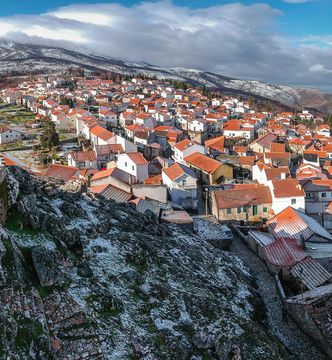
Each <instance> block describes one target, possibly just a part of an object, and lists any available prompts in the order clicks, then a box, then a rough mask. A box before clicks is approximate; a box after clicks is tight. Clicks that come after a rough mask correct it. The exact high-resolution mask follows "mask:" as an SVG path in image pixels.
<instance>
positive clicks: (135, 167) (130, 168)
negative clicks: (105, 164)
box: [116, 154, 149, 182]
mask: <svg viewBox="0 0 332 360" xmlns="http://www.w3.org/2000/svg"><path fill="white" fill-rule="evenodd" d="M116 166H117V167H118V168H119V169H121V170H123V171H125V172H127V173H129V174H131V175H134V176H135V177H136V179H137V180H138V181H139V182H143V181H144V180H146V179H147V178H148V177H149V171H148V164H147V163H146V164H144V165H139V164H136V163H135V162H134V161H133V160H132V159H131V158H130V157H129V156H128V154H119V155H118V157H117V162H116Z"/></svg>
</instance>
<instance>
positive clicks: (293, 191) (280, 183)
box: [272, 179, 305, 198]
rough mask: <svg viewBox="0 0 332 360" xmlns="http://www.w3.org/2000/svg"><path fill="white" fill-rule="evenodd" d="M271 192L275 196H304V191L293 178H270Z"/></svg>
mask: <svg viewBox="0 0 332 360" xmlns="http://www.w3.org/2000/svg"><path fill="white" fill-rule="evenodd" d="M272 184H273V193H274V196H275V197H276V198H281V197H292V196H295V197H297V196H305V192H304V190H303V189H302V187H301V186H300V185H299V183H298V181H297V180H294V179H279V180H272Z"/></svg>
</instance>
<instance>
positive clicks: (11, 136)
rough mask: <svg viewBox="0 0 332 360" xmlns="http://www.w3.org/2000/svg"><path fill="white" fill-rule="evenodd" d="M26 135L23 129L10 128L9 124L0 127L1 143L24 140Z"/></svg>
mask: <svg viewBox="0 0 332 360" xmlns="http://www.w3.org/2000/svg"><path fill="white" fill-rule="evenodd" d="M23 137H24V135H23V133H22V132H21V131H17V130H14V129H11V128H9V127H8V126H1V127H0V144H1V145H2V144H8V143H10V142H14V141H19V140H22V139H23Z"/></svg>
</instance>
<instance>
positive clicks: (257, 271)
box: [231, 237, 327, 360]
mask: <svg viewBox="0 0 332 360" xmlns="http://www.w3.org/2000/svg"><path fill="white" fill-rule="evenodd" d="M231 251H232V252H234V253H235V254H236V255H237V256H238V257H239V258H240V259H242V260H243V262H244V263H245V264H246V265H247V266H248V267H249V268H250V270H251V272H252V274H253V275H254V277H255V278H256V281H257V285H258V290H259V293H260V294H261V295H262V299H263V302H264V304H265V306H266V309H267V318H268V324H269V329H270V331H271V332H272V333H273V334H274V335H275V336H276V337H278V338H279V340H280V341H281V342H282V343H283V344H284V345H285V346H286V347H287V349H288V350H289V352H290V353H291V354H292V358H293V359H299V360H309V359H310V360H325V359H327V358H326V357H325V355H324V354H323V353H322V352H321V351H320V350H319V349H317V348H316V347H315V346H314V344H313V343H312V342H311V341H310V339H309V338H308V337H307V336H306V335H305V334H303V332H302V331H301V330H300V329H299V328H298V327H297V325H296V324H295V323H294V322H293V321H292V320H291V319H289V318H288V322H283V321H282V311H281V308H282V306H281V301H280V299H279V297H278V295H277V292H276V289H275V284H274V279H273V277H272V276H271V275H270V274H269V273H268V271H267V269H266V266H265V264H264V263H263V262H262V261H261V260H260V259H259V257H258V256H256V255H255V254H254V253H252V252H251V251H250V250H249V249H248V248H247V247H246V245H245V244H244V243H243V242H242V241H241V240H240V239H239V238H237V237H235V238H234V240H233V242H232V246H231Z"/></svg>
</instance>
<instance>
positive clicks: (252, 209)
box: [211, 185, 272, 221]
mask: <svg viewBox="0 0 332 360" xmlns="http://www.w3.org/2000/svg"><path fill="white" fill-rule="evenodd" d="M271 207H272V196H271V192H270V189H269V188H268V187H267V186H264V185H247V186H243V185H241V186H239V188H234V189H231V190H216V191H212V194H211V209H212V214H213V215H215V217H216V218H217V219H218V220H223V221H231V220H237V221H241V220H243V221H260V220H262V219H266V218H268V217H269V214H270V212H271Z"/></svg>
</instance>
